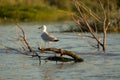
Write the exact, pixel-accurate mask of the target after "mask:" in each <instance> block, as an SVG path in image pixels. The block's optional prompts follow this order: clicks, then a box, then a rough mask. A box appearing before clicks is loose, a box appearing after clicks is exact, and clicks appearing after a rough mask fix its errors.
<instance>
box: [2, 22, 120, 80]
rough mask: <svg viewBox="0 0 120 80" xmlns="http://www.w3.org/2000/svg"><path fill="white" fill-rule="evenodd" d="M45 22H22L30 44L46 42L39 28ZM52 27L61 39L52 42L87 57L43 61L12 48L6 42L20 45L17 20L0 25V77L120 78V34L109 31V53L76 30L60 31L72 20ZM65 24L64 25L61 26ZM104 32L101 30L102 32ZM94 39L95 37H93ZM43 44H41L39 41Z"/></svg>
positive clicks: (57, 79) (51, 79) (17, 79)
mask: <svg viewBox="0 0 120 80" xmlns="http://www.w3.org/2000/svg"><path fill="white" fill-rule="evenodd" d="M40 25H41V24H38V23H33V24H21V26H22V27H23V28H24V30H25V31H26V34H27V40H28V41H29V43H30V45H32V47H34V48H35V49H36V47H38V46H41V45H43V42H42V41H41V39H40V34H39V30H38V29H37V28H38V27H39V26H40ZM47 26H48V31H49V32H52V34H54V35H55V36H57V38H58V39H60V41H59V42H58V43H52V44H51V45H50V46H52V47H57V48H62V49H67V50H70V51H74V52H76V54H77V55H79V56H81V57H82V58H83V59H84V62H82V63H74V62H68V63H62V62H58V64H56V63H55V62H50V61H48V62H47V63H46V62H45V61H42V63H41V65H39V61H38V59H36V58H32V57H31V56H28V55H23V54H20V53H19V52H15V51H9V50H6V49H5V46H8V47H12V48H15V49H18V48H19V46H20V43H18V41H17V40H16V39H15V36H16V33H15V32H16V27H15V25H14V24H11V25H1V26H0V80H120V34H112V33H111V34H107V53H106V54H104V53H101V52H98V51H97V50H96V49H94V48H92V47H90V46H89V45H88V43H87V40H86V39H83V38H81V37H78V36H76V34H75V33H74V32H72V33H60V32H59V31H60V30H63V29H64V28H63V27H66V28H65V29H67V27H69V26H70V24H69V23H62V24H61V23H59V24H52V23H49V24H47ZM61 27H62V29H61ZM101 35H102V34H100V36H101ZM91 41H92V40H91ZM38 44H39V45H38Z"/></svg>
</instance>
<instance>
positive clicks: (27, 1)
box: [0, 0, 120, 32]
mask: <svg viewBox="0 0 120 80" xmlns="http://www.w3.org/2000/svg"><path fill="white" fill-rule="evenodd" d="M79 1H82V2H83V3H84V4H85V5H86V6H88V7H89V8H90V9H91V11H93V12H95V13H97V14H98V15H99V16H100V17H103V12H102V9H101V7H100V5H98V2H97V1H96V0H79ZM101 1H102V3H103V5H104V7H105V10H106V11H107V12H108V16H109V19H110V21H111V23H112V24H111V28H110V30H109V31H114V32H120V0H101ZM108 1H109V2H108ZM107 4H109V7H108V6H106V5H107ZM71 13H75V14H77V10H76V8H75V5H74V2H73V0H0V23H6V22H48V21H63V20H72V18H71V16H70V14H71ZM87 18H89V20H92V21H94V20H93V19H92V18H91V17H90V16H87ZM91 24H92V23H91ZM92 25H93V24H92ZM96 25H100V24H96ZM99 29H100V27H99Z"/></svg>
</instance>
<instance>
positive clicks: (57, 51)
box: [38, 48, 83, 62]
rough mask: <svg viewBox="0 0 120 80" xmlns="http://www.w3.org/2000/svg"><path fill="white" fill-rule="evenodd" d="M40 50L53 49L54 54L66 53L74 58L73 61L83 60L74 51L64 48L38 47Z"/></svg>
mask: <svg viewBox="0 0 120 80" xmlns="http://www.w3.org/2000/svg"><path fill="white" fill-rule="evenodd" d="M38 49H39V50H40V51H53V52H55V53H56V54H60V55H61V56H62V55H67V56H70V57H72V58H73V59H74V61H75V62H83V59H82V58H80V57H79V56H77V55H76V54H75V53H74V52H72V51H68V50H64V49H57V48H38Z"/></svg>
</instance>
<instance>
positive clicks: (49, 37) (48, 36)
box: [38, 25, 59, 47]
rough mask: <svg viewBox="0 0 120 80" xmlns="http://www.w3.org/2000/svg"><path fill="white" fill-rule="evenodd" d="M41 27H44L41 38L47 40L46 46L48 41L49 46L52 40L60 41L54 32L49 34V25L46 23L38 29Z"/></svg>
mask: <svg viewBox="0 0 120 80" xmlns="http://www.w3.org/2000/svg"><path fill="white" fill-rule="evenodd" d="M41 28H43V32H42V34H41V38H42V39H43V41H44V42H45V46H46V43H48V47H49V44H50V42H58V41H59V40H58V39H57V38H56V37H55V36H53V35H52V34H49V33H48V32H47V27H46V26H45V25H42V26H41V27H39V28H38V29H41Z"/></svg>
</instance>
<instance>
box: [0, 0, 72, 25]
mask: <svg viewBox="0 0 120 80" xmlns="http://www.w3.org/2000/svg"><path fill="white" fill-rule="evenodd" d="M29 1H30V0H1V1H0V23H3V22H20V21H21V22H32V21H42V22H43V21H60V20H65V19H66V20H67V19H68V20H69V19H70V18H69V16H67V13H69V12H70V11H65V10H60V9H58V8H57V7H55V6H50V5H48V4H47V3H46V4H45V3H44V2H43V1H42V0H31V2H29Z"/></svg>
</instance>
